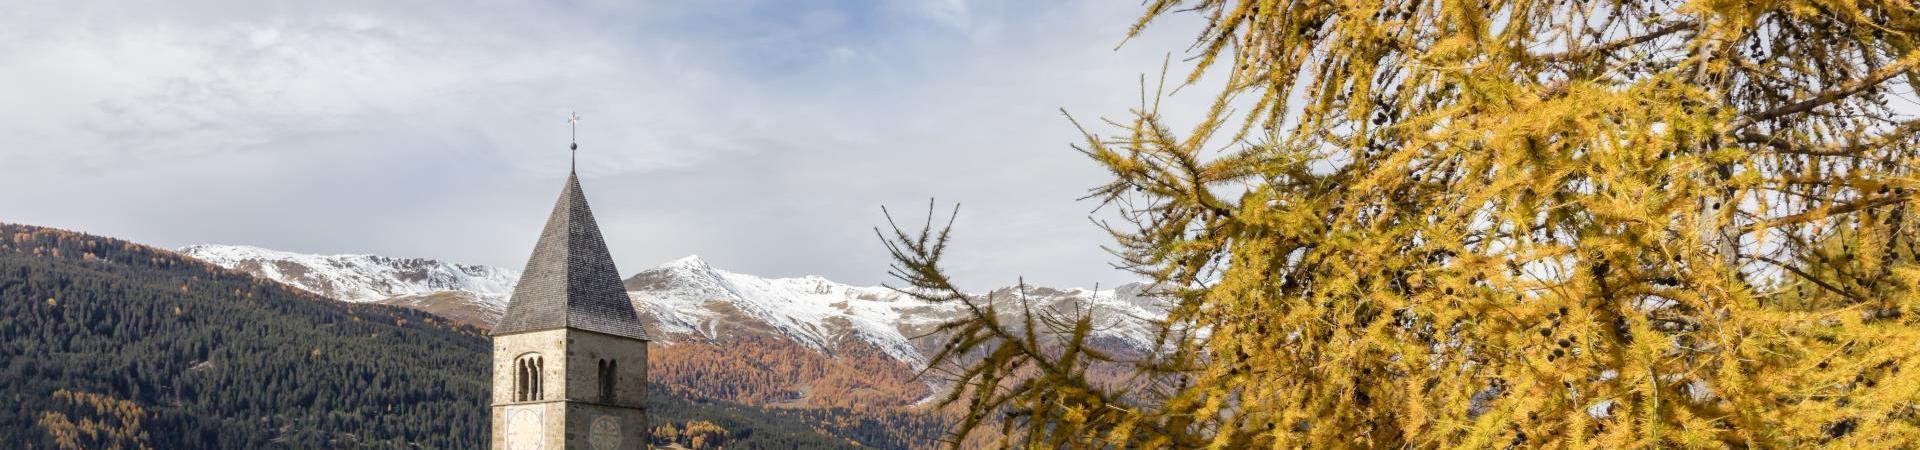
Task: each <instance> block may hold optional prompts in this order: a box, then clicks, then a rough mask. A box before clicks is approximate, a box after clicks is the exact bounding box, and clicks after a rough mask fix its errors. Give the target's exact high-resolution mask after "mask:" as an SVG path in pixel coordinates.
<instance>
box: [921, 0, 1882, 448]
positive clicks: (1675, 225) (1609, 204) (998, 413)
mask: <svg viewBox="0 0 1920 450" xmlns="http://www.w3.org/2000/svg"><path fill="white" fill-rule="evenodd" d="M1175 14H1198V15H1200V16H1203V18H1204V24H1205V25H1204V27H1203V28H1202V29H1201V30H1199V38H1198V40H1197V42H1196V45H1195V46H1194V47H1193V50H1192V52H1193V54H1192V55H1190V56H1191V58H1188V59H1187V60H1188V61H1191V62H1192V64H1191V67H1190V70H1189V71H1187V72H1186V73H1187V74H1188V76H1186V77H1185V79H1184V80H1185V81H1184V82H1183V83H1185V84H1187V85H1193V84H1194V83H1196V82H1198V81H1199V80H1201V79H1202V76H1203V74H1207V73H1213V74H1214V75H1215V76H1218V77H1221V78H1224V88H1222V89H1220V90H1219V91H1217V92H1214V93H1213V94H1214V95H1216V97H1215V100H1214V106H1213V108H1212V109H1211V110H1210V111H1208V112H1207V113H1206V114H1205V115H1204V116H1202V117H1197V118H1193V119H1197V125H1194V126H1192V127H1191V128H1190V129H1188V130H1187V131H1185V132H1177V131H1175V130H1174V128H1173V126H1172V125H1171V124H1170V123H1169V118H1167V117H1163V116H1161V115H1160V113H1159V111H1158V109H1157V107H1156V104H1157V97H1154V98H1148V99H1146V101H1143V104H1142V105H1141V106H1140V107H1139V108H1138V109H1136V110H1134V111H1132V113H1131V116H1130V117H1128V118H1126V119H1124V120H1113V121H1110V122H1109V123H1111V124H1113V125H1114V126H1115V127H1117V130H1116V132H1114V133H1111V134H1106V135H1101V134H1096V133H1095V132H1093V131H1087V132H1086V140H1085V142H1084V143H1083V144H1081V145H1079V146H1077V147H1078V148H1079V149H1080V150H1081V151H1083V152H1084V153H1086V154H1087V155H1088V156H1090V157H1091V158H1092V159H1094V160H1095V161H1097V162H1098V163H1099V164H1101V165H1102V166H1104V167H1105V168H1107V169H1108V170H1110V171H1111V172H1112V173H1113V174H1114V179H1113V181H1112V182H1111V183H1108V184H1105V185H1102V186H1099V187H1097V188H1096V189H1095V190H1094V196H1093V197H1094V198H1097V199H1099V200H1100V201H1102V202H1103V205H1106V206H1108V207H1112V208H1116V209H1117V211H1118V214H1119V215H1121V216H1122V217H1125V218H1127V219H1129V220H1128V222H1130V223H1128V224H1125V225H1120V226H1113V227H1109V231H1110V232H1111V233H1112V234H1113V236H1114V238H1115V239H1116V241H1117V243H1118V245H1117V248H1116V250H1117V251H1116V253H1117V254H1118V256H1119V258H1120V260H1121V264H1122V266H1124V267H1126V268H1128V269H1131V270H1133V271H1136V272H1137V273H1139V274H1141V275H1144V276H1147V277H1150V278H1151V279H1153V280H1154V281H1156V282H1158V286H1159V290H1160V294H1161V295H1162V296H1163V297H1164V298H1165V299H1166V300H1167V301H1168V302H1170V303H1171V304H1172V305H1173V306H1174V307H1173V310H1172V314H1171V316H1170V318H1169V319H1168V320H1167V322H1166V323H1165V324H1163V325H1164V327H1163V328H1164V330H1163V333H1162V340H1163V344H1164V347H1163V351H1161V352H1158V353H1157V354H1155V355H1151V356H1150V357H1148V358H1144V359H1141V360H1139V361H1130V363H1132V364H1133V365H1134V371H1133V372H1134V373H1133V376H1134V377H1135V378H1134V380H1135V381H1134V382H1132V383H1126V384H1124V385H1123V386H1122V387H1121V388H1113V387H1110V386H1102V385H1099V384H1097V383H1091V382H1089V381H1088V379H1087V377H1086V376H1085V371H1086V369H1085V368H1086V367H1088V366H1089V364H1090V363H1092V362H1097V361H1103V360H1108V359H1113V358H1110V357H1109V356H1108V355H1104V354H1101V353H1099V352H1097V351H1093V350H1090V349H1089V348H1088V347H1087V346H1086V345H1084V341H1085V337H1086V336H1087V333H1086V331H1087V330H1088V329H1089V328H1090V327H1092V326H1095V325H1097V324H1093V323H1090V322H1089V321H1088V320H1087V319H1086V318H1085V317H1071V316H1069V317H1064V318H1054V317H1048V316H1044V315H1035V314H1027V315H1016V317H1024V318H1025V319H1024V320H1001V319H999V317H1000V311H1001V310H1008V309H1014V308H1019V307H1020V305H1019V304H1018V303H1017V300H1018V299H1017V298H999V299H993V300H991V301H972V300H969V299H968V298H967V297H966V296H964V295H962V294H960V292H961V291H960V290H959V289H958V288H957V287H955V286H953V284H952V283H951V281H950V279H949V278H948V277H947V276H946V275H945V274H944V273H943V271H942V270H941V258H942V256H943V251H944V250H945V247H946V244H947V238H948V233H947V230H948V229H947V228H942V227H937V226H933V225H934V222H933V221H932V220H931V217H930V218H929V222H928V226H926V227H923V228H920V229H919V230H903V229H901V228H899V227H898V226H896V227H894V230H893V233H892V234H890V235H888V236H887V240H888V242H889V244H890V247H891V248H892V250H893V254H894V257H895V259H896V260H897V264H896V267H897V270H896V275H897V276H899V277H900V278H901V279H902V280H904V282H905V283H906V284H907V286H904V287H903V288H905V289H906V291H907V292H911V293H915V294H916V295H920V296H923V297H925V298H928V299H930V300H936V301H948V302H964V303H968V304H969V305H970V306H972V307H973V308H974V309H973V311H974V314H973V315H972V317H971V318H969V319H967V320H963V321H958V322H955V323H952V324H949V325H948V326H947V328H946V330H948V331H952V332H953V333H954V335H953V338H952V339H951V342H950V344H949V345H948V346H947V351H946V352H944V353H941V354H940V355H939V358H938V361H939V362H940V363H942V364H946V365H950V366H954V367H956V368H957V371H956V373H957V374H958V375H957V377H956V378H957V380H958V381H960V382H961V383H962V386H963V388H961V389H957V390H955V391H953V392H952V393H950V395H949V396H948V397H946V400H947V401H948V402H949V403H951V404H956V405H961V406H964V408H965V409H967V410H968V412H969V414H968V415H967V416H966V418H965V420H963V421H962V422H961V423H960V425H959V427H958V429H957V432H958V433H959V434H960V435H961V436H963V437H964V436H973V437H974V438H975V439H976V440H977V439H980V438H981V436H982V435H988V436H990V437H992V438H994V439H997V441H996V442H997V443H998V444H999V445H1003V446H1014V445H1019V446H1033V447H1146V448H1159V447H1176V448H1200V447H1212V448H1287V447H1314V448H1329V447H1376V448H1395V447H1420V448H1430V447H1467V448H1485V447H1505V446H1526V447H1535V446H1540V447H1579V448H1592V447H1605V448H1621V447H1713V448H1718V447H1762V448H1781V447H1799V446H1807V445H1814V444H1828V445H1837V446H1863V447H1912V446H1915V445H1920V414H1915V411H1920V409H1916V408H1920V370H1915V369H1916V367H1915V364H1916V363H1920V361H1916V358H1920V347H1916V346H1915V345H1912V343H1913V342H1917V341H1920V293H1917V292H1915V286H1920V265H1916V264H1915V263H1914V260H1915V259H1914V255H1915V254H1916V251H1917V250H1920V244H1916V243H1915V242H1914V239H1915V232H1916V231H1920V230H1916V227H1920V225H1917V224H1916V217H1915V216H1914V212H1913V211H1911V210H1910V207H1909V205H1910V204H1911V203H1912V199H1913V195H1914V194H1915V191H1914V188H1915V186H1914V185H1915V184H1916V183H1920V179H1916V175H1920V174H1917V173H1916V170H1915V167H1916V166H1915V162H1916V161H1915V157H1916V150H1920V138H1916V132H1917V131H1920V120H1916V119H1915V116H1914V112H1915V109H1914V105H1915V104H1916V102H1920V95H1916V94H1915V90H1916V89H1920V71H1916V67H1920V47H1916V42H1920V6H1917V5H1916V3H1914V2H1913V1H1912V0H1780V1H1694V2H1681V1H1630V0H1595V1H1587V0H1445V1H1426V0H1299V1H1273V0H1198V1H1180V0H1151V1H1148V2H1147V6H1146V10H1145V13H1144V14H1143V16H1142V18H1141V19H1140V20H1139V21H1138V22H1137V23H1136V24H1135V26H1134V28H1133V31H1132V33H1139V32H1140V31H1141V30H1142V29H1144V28H1145V27H1147V26H1148V25H1150V24H1152V23H1153V22H1154V21H1155V20H1157V19H1161V18H1164V17H1167V16H1170V15H1175ZM1901 105H1904V106H1901ZM1901 108H1906V109H1905V110H1904V112H1903V111H1902V109H1901ZM1903 368H1904V369H1906V370H1901V369H1903ZM1003 415H1004V417H1006V419H1004V420H1003V419H1000V418H1001V417H1002V416H1003ZM996 424H997V425H999V427H995V426H994V425H996ZM956 442H957V441H956Z"/></svg>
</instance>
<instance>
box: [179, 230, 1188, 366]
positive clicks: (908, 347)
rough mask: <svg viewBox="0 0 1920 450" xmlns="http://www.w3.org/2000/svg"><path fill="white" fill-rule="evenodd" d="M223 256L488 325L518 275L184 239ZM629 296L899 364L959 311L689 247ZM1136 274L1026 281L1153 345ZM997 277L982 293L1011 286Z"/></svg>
mask: <svg viewBox="0 0 1920 450" xmlns="http://www.w3.org/2000/svg"><path fill="white" fill-rule="evenodd" d="M181 253H184V254H186V255H188V256H192V257H194V258H198V259H201V260H204V261H207V262H210V263H213V264H216V265H220V266H222V267H226V268H230V269H235V270H240V271H244V272H247V273H250V274H253V275H255V276H259V277H263V278H267V279H272V280H276V281H280V282H282V283H286V284H289V285H292V286H295V287H299V288H301V289H305V290H308V291H311V292H314V293H316V294H320V295H323V296H329V297H333V298H337V299H340V300H343V301H350V302H378V303H386V304H393V305H398V306H404V307H409V308H415V309H422V310H426V311H429V312H433V313H436V314H439V315H441V316H444V317H448V318H450V319H453V320H456V321H462V322H466V323H470V324H474V325H481V326H490V325H491V324H492V323H493V322H495V321H497V320H499V318H500V315H501V313H502V312H503V311H504V307H505V304H506V301H507V298H508V297H509V296H510V295H511V293H512V291H513V284H514V282H516V281H517V280H518V275H519V274H518V273H517V272H516V271H512V270H508V269H501V268H495V267H487V266H468V265H460V264H450V263H444V262H440V261H434V260H427V259H395V258H386V257H380V256H369V255H342V256H317V255H303V254H296V253H287V252H279V251H273V250H266V249H260V248H254V247H241V246H214V245H200V246H192V247H187V248H184V249H182V250H181ZM626 287H627V290H628V291H629V292H628V294H629V295H630V296H631V297H632V299H633V303H634V307H635V308H636V309H637V310H639V311H640V312H641V318H642V320H643V321H645V322H646V324H647V326H648V327H649V331H650V333H649V334H651V335H652V336H653V337H654V339H655V341H656V342H657V343H663V344H673V343H681V342H722V341H725V340H727V339H730V338H736V337H767V336H773V337H778V338H780V339H784V340H788V341H792V342H794V343H797V344H800V345H802V346H805V347H808V348H812V349H814V350H817V351H820V352H823V353H829V354H831V353H833V352H835V351H838V350H839V349H842V348H843V346H844V345H848V344H867V345H871V346H872V347H873V348H875V349H877V350H879V351H881V352H884V353H885V354H886V355H887V356H889V357H891V358H892V359H895V360H897V361H899V362H901V363H904V364H905V365H907V366H909V367H912V368H915V369H918V368H921V367H924V366H925V365H926V364H927V360H928V358H929V357H930V356H931V351H932V350H933V348H932V347H933V346H935V345H938V344H940V342H938V340H937V339H929V338H922V339H914V338H915V337H920V336H923V335H925V334H927V333H928V332H930V331H932V330H933V329H934V328H935V327H936V326H938V325H939V324H940V323H943V322H946V321H948V320H951V319H954V318H957V317H960V315H961V314H962V310H961V309H960V308H961V306H960V305H956V304H933V303H928V302H924V301H920V300H918V299H915V298H912V297H911V296H908V295H905V294H902V293H900V292H897V291H894V290H892V289H889V288H886V287H879V286H853V285H847V284H843V283H838V282H834V281H832V280H828V279H825V278H820V277H812V276H809V277H799V278H765V277H759V276H754V275H748V274H741V273H734V272H728V271H724V270H719V269H715V268H713V267H712V266H710V265H708V264H707V262H706V261H704V260H701V259H700V258H699V257H697V256H689V257H686V258H681V259H679V260H675V261H671V262H668V263H665V264H661V265H659V266H657V267H654V268H651V269H647V270H644V271H641V272H640V273H638V274H635V275H633V276H632V277H630V278H628V279H627V280H626ZM1143 288H1144V286H1143V285H1140V284H1128V285H1123V286H1121V287H1119V288H1117V289H1110V290H1105V289H1103V290H1101V291H1099V292H1094V291H1092V290H1087V289H1052V288H1033V287H1030V288H1028V290H1027V292H1026V294H1027V298H1028V300H1029V301H1030V302H1031V304H1033V305H1034V306H1036V307H1049V308H1052V309H1054V310H1057V311H1069V310H1074V309H1070V308H1079V309H1078V310H1090V311H1092V313H1093V314H1094V315H1095V317H1096V320H1098V321H1099V322H1100V325H1101V326H1099V327H1096V328H1097V329H1098V330H1099V331H1098V332H1097V333H1098V335H1097V336H1096V337H1098V338H1103V339H1106V340H1108V341H1109V342H1113V343H1116V344H1119V345H1122V346H1125V347H1131V348H1134V349H1144V348H1147V347H1148V346H1150V345H1151V342H1152V339H1153V328H1152V326H1151V320H1153V319H1157V318H1161V317H1164V315H1165V310H1164V309H1163V308H1160V307H1158V306H1156V304H1155V303H1154V301H1153V300H1152V299H1150V298H1148V297H1145V296H1142V295H1141V291H1142V290H1143ZM1015 294H1016V291H1015V290H1014V289H1012V288H1005V289H1000V290H996V291H993V292H991V293H987V294H980V295H994V296H998V297H1002V298H1009V299H1010V298H1013V297H1014V296H1015Z"/></svg>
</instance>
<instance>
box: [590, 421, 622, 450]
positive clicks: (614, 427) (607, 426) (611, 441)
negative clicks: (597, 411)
mask: <svg viewBox="0 0 1920 450" xmlns="http://www.w3.org/2000/svg"><path fill="white" fill-rule="evenodd" d="M588 432H589V433H590V434H589V437H588V441H589V442H590V443H592V444H593V450H614V449H617V448H620V418H619V417H614V416H594V417H593V428H592V429H591V430H589V431H588Z"/></svg>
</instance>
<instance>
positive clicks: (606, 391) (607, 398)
mask: <svg viewBox="0 0 1920 450" xmlns="http://www.w3.org/2000/svg"><path fill="white" fill-rule="evenodd" d="M619 382H620V362H619V361H614V360H611V359H602V360H600V401H601V402H607V403H612V402H613V387H614V386H615V385H618V384H619Z"/></svg>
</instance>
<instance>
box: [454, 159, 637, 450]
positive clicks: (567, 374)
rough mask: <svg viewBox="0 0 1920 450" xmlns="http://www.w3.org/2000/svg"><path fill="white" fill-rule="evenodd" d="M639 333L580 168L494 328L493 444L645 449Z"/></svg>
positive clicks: (517, 448)
mask: <svg viewBox="0 0 1920 450" xmlns="http://www.w3.org/2000/svg"><path fill="white" fill-rule="evenodd" d="M646 397H647V334H646V331H645V330H644V329H642V328H641V326H640V319H639V316H638V314H637V313H635V311H634V309H633V304H632V303H631V302H630V301H629V300H628V298H627V292H626V289H625V288H624V287H623V286H622V285H621V282H620V272H619V271H618V270H616V269H614V267H613V258H612V256H610V255H609V254H608V253H607V244H606V241H604V240H602V239H601V237H600V226H599V225H596V224H595V223H594V221H593V211H592V210H591V209H589V208H588V207H587V197H586V194H585V193H583V192H581V190H580V178H579V176H578V175H574V174H569V175H568V176H567V186H566V189H564V190H562V191H561V192H560V201H559V203H558V204H555V205H554V206H553V215H552V216H551V217H549V218H548V219H547V227H546V230H545V231H542V232H541V233H540V243H539V244H537V245H536V246H534V249H533V257H532V258H530V259H528V260H527V269H526V271H525V272H523V273H522V274H521V278H520V284H519V286H517V287H515V288H514V290H513V299H512V300H511V301H509V302H508V304H507V313H506V316H505V317H502V318H501V319H500V324H499V325H496V326H494V328H493V440H492V443H493V445H492V447H493V448H494V449H496V450H575V449H583V450H613V449H640V448H647V440H646V436H647V435H646V433H647V408H646Z"/></svg>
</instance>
